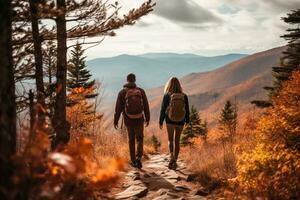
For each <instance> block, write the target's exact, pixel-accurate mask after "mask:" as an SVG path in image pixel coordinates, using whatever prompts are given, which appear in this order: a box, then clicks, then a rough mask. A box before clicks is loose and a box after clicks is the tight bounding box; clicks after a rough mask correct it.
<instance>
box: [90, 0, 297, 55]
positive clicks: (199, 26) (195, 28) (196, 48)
mask: <svg viewBox="0 0 300 200" xmlns="http://www.w3.org/2000/svg"><path fill="white" fill-rule="evenodd" d="M142 2H143V0H120V1H119V3H120V4H121V5H122V8H123V11H124V12H125V11H126V10H128V9H130V8H134V7H137V6H138V5H140V4H141V3H142ZM156 2H157V5H156V7H155V8H154V11H153V12H152V13H151V14H149V15H147V16H145V17H143V18H142V20H140V21H139V22H138V23H137V24H136V25H134V26H129V27H126V28H123V29H120V30H118V31H116V33H117V36H116V37H112V38H106V39H105V40H104V42H103V43H102V44H101V45H99V46H97V47H94V48H91V49H88V50H87V56H88V59H92V58H97V57H108V56H115V55H119V54H142V53H148V52H175V53H195V54H200V55H205V56H212V55H220V54H227V53H254V52H258V51H262V50H266V49H270V48H273V47H277V46H280V45H284V44H285V41H284V40H282V39H280V37H279V36H280V35H282V34H283V33H284V31H285V29H286V28H287V26H286V24H284V23H283V22H282V21H281V20H280V18H281V17H283V16H285V15H286V13H287V12H289V10H291V9H296V8H300V1H299V0H156Z"/></svg>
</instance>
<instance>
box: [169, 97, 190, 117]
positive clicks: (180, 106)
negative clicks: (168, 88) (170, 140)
mask: <svg viewBox="0 0 300 200" xmlns="http://www.w3.org/2000/svg"><path fill="white" fill-rule="evenodd" d="M167 114H168V117H169V119H170V120H171V121H173V122H181V121H182V120H184V118H185V114H186V110H185V97H184V94H183V93H174V94H171V95H170V103H169V106H168V108H167Z"/></svg>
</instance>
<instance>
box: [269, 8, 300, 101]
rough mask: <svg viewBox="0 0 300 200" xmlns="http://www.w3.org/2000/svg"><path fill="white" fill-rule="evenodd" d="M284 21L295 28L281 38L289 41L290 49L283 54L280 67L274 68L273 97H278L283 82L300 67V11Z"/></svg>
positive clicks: (271, 92)
mask: <svg viewBox="0 0 300 200" xmlns="http://www.w3.org/2000/svg"><path fill="white" fill-rule="evenodd" d="M282 19H283V21H284V22H285V23H287V24H290V25H292V26H293V27H292V28H289V29H287V33H286V34H285V35H283V36H281V37H282V38H284V39H286V40H287V41H288V47H287V49H286V51H284V52H283V56H282V58H281V60H280V66H278V67H273V76H274V84H273V87H272V88H270V89H271V90H270V95H271V96H277V95H278V92H279V89H280V87H281V83H282V81H286V80H288V79H289V78H290V76H291V74H292V72H293V71H294V70H296V69H299V65H300V28H299V27H300V9H298V10H293V11H292V12H291V13H289V14H288V15H287V17H284V18H282Z"/></svg>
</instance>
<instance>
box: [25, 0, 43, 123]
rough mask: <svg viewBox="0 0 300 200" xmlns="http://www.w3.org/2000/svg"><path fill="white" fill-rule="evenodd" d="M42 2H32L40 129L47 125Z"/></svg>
mask: <svg viewBox="0 0 300 200" xmlns="http://www.w3.org/2000/svg"><path fill="white" fill-rule="evenodd" d="M39 1H40V0H30V1H29V3H30V14H31V28H32V38H33V45H34V60H35V82H36V90H37V104H38V107H37V114H38V120H37V121H38V128H42V127H43V125H44V123H45V112H44V109H45V89H44V81H43V77H44V76H43V53H42V39H41V37H40V33H39V18H38V3H39Z"/></svg>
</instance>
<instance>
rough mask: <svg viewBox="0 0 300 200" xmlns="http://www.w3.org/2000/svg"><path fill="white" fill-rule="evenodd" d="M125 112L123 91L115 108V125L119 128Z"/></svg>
mask: <svg viewBox="0 0 300 200" xmlns="http://www.w3.org/2000/svg"><path fill="white" fill-rule="evenodd" d="M123 110H124V99H123V90H122V91H120V92H119V94H118V98H117V102H116V107H115V115H114V125H115V126H117V125H118V123H119V119H120V116H121V113H122V112H123Z"/></svg>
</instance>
